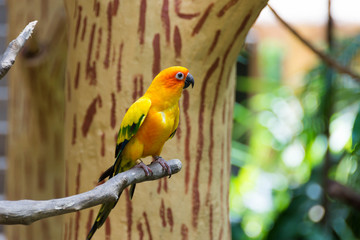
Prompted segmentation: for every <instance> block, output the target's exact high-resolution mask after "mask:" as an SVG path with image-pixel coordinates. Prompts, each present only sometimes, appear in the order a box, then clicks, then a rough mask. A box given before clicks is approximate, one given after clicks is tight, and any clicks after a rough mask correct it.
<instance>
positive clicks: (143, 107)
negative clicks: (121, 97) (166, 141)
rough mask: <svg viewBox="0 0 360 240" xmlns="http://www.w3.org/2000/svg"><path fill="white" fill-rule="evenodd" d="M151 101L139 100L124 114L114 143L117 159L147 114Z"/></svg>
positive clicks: (146, 99)
mask: <svg viewBox="0 0 360 240" xmlns="http://www.w3.org/2000/svg"><path fill="white" fill-rule="evenodd" d="M150 106H151V101H150V99H149V98H147V97H141V98H139V99H138V100H137V101H136V102H135V103H133V105H131V106H130V108H129V109H128V111H127V112H126V114H125V116H124V118H123V120H122V122H121V126H120V130H119V133H118V137H117V141H116V150H115V157H116V158H117V157H118V156H119V154H120V153H121V152H122V150H123V149H124V147H125V146H126V144H127V143H128V142H129V141H130V139H131V138H132V137H133V136H134V135H135V134H136V132H137V131H138V130H139V128H140V126H141V124H142V123H143V122H144V120H145V118H146V115H147V114H148V112H149V109H150Z"/></svg>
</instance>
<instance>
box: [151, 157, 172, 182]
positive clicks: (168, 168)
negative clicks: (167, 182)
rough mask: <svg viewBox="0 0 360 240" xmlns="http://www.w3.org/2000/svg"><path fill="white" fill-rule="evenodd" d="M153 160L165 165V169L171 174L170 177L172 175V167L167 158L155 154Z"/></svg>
mask: <svg viewBox="0 0 360 240" xmlns="http://www.w3.org/2000/svg"><path fill="white" fill-rule="evenodd" d="M153 162H157V163H159V164H160V165H161V166H162V167H163V169H164V170H166V171H167V173H168V174H169V178H170V177H171V168H170V166H169V164H168V163H167V162H166V160H165V159H163V158H162V157H160V156H154V161H153Z"/></svg>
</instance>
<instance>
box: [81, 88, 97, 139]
mask: <svg viewBox="0 0 360 240" xmlns="http://www.w3.org/2000/svg"><path fill="white" fill-rule="evenodd" d="M97 103H98V104H99V107H101V105H102V103H101V97H100V96H99V95H98V96H97V97H96V98H94V100H93V101H92V102H91V104H90V105H89V107H88V109H87V110H86V115H85V118H84V122H83V124H82V126H81V131H82V135H83V136H84V137H86V136H87V134H88V132H89V129H90V125H91V123H92V121H93V118H94V116H95V114H96V104H97Z"/></svg>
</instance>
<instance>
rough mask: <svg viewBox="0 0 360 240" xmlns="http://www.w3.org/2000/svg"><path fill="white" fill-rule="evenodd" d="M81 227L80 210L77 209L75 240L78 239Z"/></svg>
mask: <svg viewBox="0 0 360 240" xmlns="http://www.w3.org/2000/svg"><path fill="white" fill-rule="evenodd" d="M79 227H80V211H77V212H76V215H75V240H77V239H78V237H79Z"/></svg>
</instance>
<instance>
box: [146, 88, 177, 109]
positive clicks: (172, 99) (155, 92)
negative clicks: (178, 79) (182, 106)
mask: <svg viewBox="0 0 360 240" xmlns="http://www.w3.org/2000/svg"><path fill="white" fill-rule="evenodd" d="M181 93H182V89H180V90H177V91H174V89H166V88H152V87H149V88H148V90H147V91H146V93H145V94H144V95H145V96H146V97H148V98H150V100H151V104H152V105H153V104H154V105H156V106H157V108H158V109H159V110H164V109H168V108H172V107H174V105H177V104H179V99H180V97H181Z"/></svg>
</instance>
